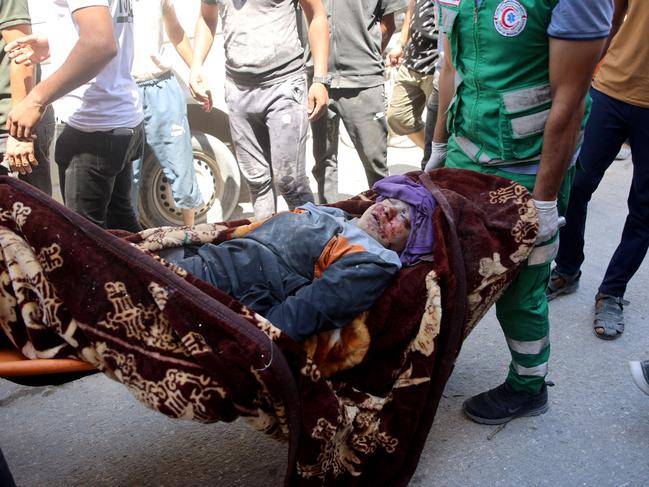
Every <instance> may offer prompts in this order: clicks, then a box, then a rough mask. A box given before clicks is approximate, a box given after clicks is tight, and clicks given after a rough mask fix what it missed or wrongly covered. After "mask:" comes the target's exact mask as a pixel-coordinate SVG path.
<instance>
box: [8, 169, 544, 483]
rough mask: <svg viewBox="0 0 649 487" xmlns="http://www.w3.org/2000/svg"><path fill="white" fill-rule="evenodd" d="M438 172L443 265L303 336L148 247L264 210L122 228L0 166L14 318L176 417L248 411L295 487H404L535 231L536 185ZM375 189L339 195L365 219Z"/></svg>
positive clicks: (14, 323)
mask: <svg viewBox="0 0 649 487" xmlns="http://www.w3.org/2000/svg"><path fill="white" fill-rule="evenodd" d="M419 174H420V173H411V177H413V178H417V177H419ZM431 179H432V183H434V184H433V185H432V186H431V190H432V191H433V194H434V195H435V196H436V198H437V199H438V203H439V205H438V208H437V209H436V211H435V215H434V225H435V232H436V240H435V242H436V243H435V249H434V261H433V262H424V263H420V264H417V265H415V266H413V267H410V268H406V269H404V270H402V272H401V273H400V276H399V277H398V278H397V279H396V280H395V282H394V283H393V285H392V286H391V287H390V288H389V289H387V290H386V291H385V292H384V293H383V295H382V296H381V297H380V298H379V299H378V300H377V302H376V303H375V304H374V306H373V307H372V308H371V309H370V310H369V311H367V312H365V313H363V314H362V315H361V316H359V317H358V318H357V319H356V320H355V321H354V322H352V323H350V324H349V325H348V326H347V327H345V328H343V329H342V330H341V331H336V332H329V333H327V334H322V335H319V336H317V337H314V338H313V339H312V340H310V341H308V342H307V343H306V344H304V346H300V345H299V344H297V343H296V342H294V341H293V340H291V339H290V338H288V337H287V336H285V335H284V334H282V333H281V332H280V331H279V330H278V329H276V328H275V327H273V326H272V324H271V323H269V322H268V321H267V320H265V319H264V318H262V317H260V316H258V315H256V314H254V313H253V312H251V311H249V310H248V309H246V308H245V307H244V306H242V305H241V304H240V303H238V302H237V301H235V300H233V299H232V298H230V297H228V296H227V295H225V294H223V293H222V292H220V291H219V290H218V289H215V288H212V287H211V286H209V285H207V284H205V283H204V282H202V281H198V280H197V279H195V278H193V277H192V276H189V275H187V274H186V273H185V272H184V271H182V270H181V269H178V268H176V267H175V266H173V265H170V264H168V263H166V262H164V261H162V260H161V259H159V258H158V257H156V256H155V255H154V254H153V253H152V252H153V251H156V250H159V249H161V248H166V247H173V246H177V245H183V244H187V243H189V242H191V243H200V242H208V241H209V242H220V241H223V240H226V239H229V238H234V237H236V236H237V235H238V234H240V233H242V232H243V231H244V230H245V228H246V225H249V224H251V222H249V221H246V220H241V221H231V222H226V223H223V224H203V225H197V226H196V227H193V228H192V229H188V228H180V229H177V228H161V229H151V230H146V231H144V232H142V233H140V234H137V235H131V236H128V237H125V236H124V238H119V237H118V236H117V235H116V234H112V233H110V232H107V231H105V230H102V229H100V228H98V227H96V226H94V225H92V224H90V223H89V222H87V221H86V220H84V219H83V218H81V217H79V216H78V215H76V214H74V213H73V212H71V211H69V210H67V209H66V208H64V207H62V206H61V205H59V204H57V203H56V202H55V201H53V200H52V199H50V198H48V197H47V196H45V195H44V194H42V193H40V192H38V191H37V190H35V189H33V188H31V187H29V186H27V185H25V184H23V183H21V182H20V181H17V180H14V179H9V178H6V177H1V178H0V326H1V328H2V331H3V332H4V334H6V336H7V337H8V338H9V340H10V341H11V342H12V343H13V345H14V346H15V347H16V348H17V349H18V350H20V351H21V352H22V353H23V354H24V355H25V356H27V357H29V358H39V357H40V358H44V357H47V358H61V357H75V358H79V359H81V360H84V361H86V362H89V363H91V364H92V365H94V366H95V367H97V368H98V369H100V370H101V371H102V372H104V373H105V374H106V375H108V376H109V377H111V378H113V379H115V380H117V381H119V382H121V383H123V384H124V385H125V386H126V387H128V389H129V390H130V391H131V393H132V394H134V395H135V396H136V397H137V398H138V399H139V400H140V401H141V402H142V403H144V404H145V405H146V406H148V407H150V408H153V409H155V410H157V411H160V412H161V413H163V414H166V415H168V416H171V417H175V418H182V419H191V420H195V421H202V422H213V421H232V420H234V419H235V418H237V417H243V418H244V419H246V420H247V421H248V422H249V423H250V424H251V425H252V426H253V427H255V428H257V429H258V430H260V431H262V432H264V433H266V434H269V435H272V436H273V437H275V438H277V439H281V440H285V441H288V442H289V458H288V467H287V472H286V484H287V485H304V486H307V485H372V486H380V485H386V486H387V485H389V486H394V485H406V484H407V483H408V481H409V479H410V477H411V476H412V474H413V473H414V470H415V468H416V466H417V461H418V459H419V455H420V453H421V451H422V448H423V446H424V441H425V439H426V436H427V434H428V431H429V429H430V427H431V424H432V421H433V417H434V415H435V411H436V409H437V405H438V403H439V400H440V397H441V394H442V391H443V389H444V385H445V384H446V381H447V379H448V377H449V375H450V373H451V371H452V368H453V363H454V361H455V358H456V356H457V354H458V353H459V350H460V346H461V344H462V340H463V339H464V337H465V336H466V335H467V334H468V333H469V332H470V330H471V329H472V328H473V327H474V326H475V324H476V323H477V321H478V320H479V319H480V318H481V317H482V316H483V315H484V313H485V312H486V310H487V309H488V308H489V307H490V306H491V305H492V304H493V302H494V301H495V300H496V299H497V298H498V296H499V295H500V293H501V292H502V290H503V289H504V287H505V286H506V285H507V284H508V283H509V282H510V281H511V279H512V278H513V276H514V275H515V273H516V270H517V267H518V265H519V264H520V263H521V262H523V261H524V260H525V258H526V257H527V255H528V254H529V252H530V251H531V248H532V245H533V242H534V239H535V235H536V230H537V223H536V213H535V210H534V207H533V205H532V202H531V199H530V196H529V194H528V192H527V191H526V190H525V189H524V188H523V187H522V186H519V185H517V184H515V183H512V182H511V181H508V180H506V179H502V178H497V177H491V176H485V175H479V174H476V173H471V172H467V171H460V170H451V169H440V170H436V171H433V173H431ZM373 198H374V195H373V193H372V192H370V191H368V192H365V193H363V194H361V195H359V196H357V197H355V198H352V199H350V200H347V201H343V202H340V203H338V204H337V205H336V206H339V207H341V208H343V209H345V210H347V211H349V212H351V213H354V214H360V213H362V211H364V209H365V208H367V207H368V206H369V205H370V204H371V203H372V199H373Z"/></svg>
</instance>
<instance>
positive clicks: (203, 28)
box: [191, 3, 218, 67]
mask: <svg viewBox="0 0 649 487" xmlns="http://www.w3.org/2000/svg"><path fill="white" fill-rule="evenodd" d="M217 22H218V10H217V7H216V6H213V5H206V4H204V3H201V13H200V15H199V16H198V20H197V21H196V28H195V30H194V49H193V52H192V61H191V66H192V67H194V66H196V67H200V66H202V65H203V62H205V58H206V57H207V55H208V54H209V52H210V49H211V48H212V43H213V42H214V33H215V32H216V26H217Z"/></svg>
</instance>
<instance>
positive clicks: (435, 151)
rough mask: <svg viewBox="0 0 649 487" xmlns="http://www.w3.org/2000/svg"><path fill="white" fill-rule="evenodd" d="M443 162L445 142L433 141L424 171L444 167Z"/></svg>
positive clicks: (444, 161)
mask: <svg viewBox="0 0 649 487" xmlns="http://www.w3.org/2000/svg"><path fill="white" fill-rule="evenodd" d="M444 163H446V143H444V142H433V144H432V145H431V147H430V159H428V162H427V163H426V167H425V168H424V171H430V170H431V169H435V168H437V167H444Z"/></svg>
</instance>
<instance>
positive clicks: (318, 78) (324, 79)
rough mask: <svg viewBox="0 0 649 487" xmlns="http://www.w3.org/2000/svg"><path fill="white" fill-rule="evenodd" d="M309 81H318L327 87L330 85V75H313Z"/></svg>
mask: <svg viewBox="0 0 649 487" xmlns="http://www.w3.org/2000/svg"><path fill="white" fill-rule="evenodd" d="M311 83H320V84H323V85H325V86H326V87H327V88H329V87H330V86H331V76H329V75H327V76H314V77H313V79H312V80H311Z"/></svg>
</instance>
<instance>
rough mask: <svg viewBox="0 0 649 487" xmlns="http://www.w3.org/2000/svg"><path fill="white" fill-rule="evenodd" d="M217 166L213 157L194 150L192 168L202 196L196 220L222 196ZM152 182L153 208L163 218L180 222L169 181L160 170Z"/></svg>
mask: <svg viewBox="0 0 649 487" xmlns="http://www.w3.org/2000/svg"><path fill="white" fill-rule="evenodd" d="M217 167H218V166H217V164H216V161H215V160H214V159H212V158H210V157H207V156H206V155H205V154H203V153H197V152H194V170H195V171H196V180H197V181H198V188H199V190H200V192H201V195H202V196H203V202H204V204H203V205H202V206H201V207H200V208H197V209H196V215H195V218H196V220H198V219H199V218H201V217H203V216H205V214H206V213H207V212H208V210H209V209H210V208H211V207H212V206H213V205H214V204H215V203H216V201H217V200H219V199H220V198H221V197H222V196H223V182H222V181H221V177H220V174H219V172H218V170H217V169H216V168H217ZM153 184H154V187H155V198H154V201H153V205H154V207H155V210H156V211H157V212H158V214H160V215H161V216H162V217H163V218H165V219H167V220H169V221H173V222H178V224H182V222H183V215H182V211H181V210H180V209H179V208H176V205H175V204H174V198H173V193H172V191H171V183H170V181H169V180H168V179H167V177H166V176H165V174H164V172H163V171H162V170H159V171H158V172H157V174H156V177H155V178H154V181H153Z"/></svg>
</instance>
